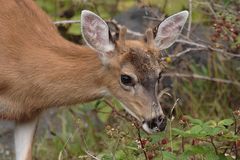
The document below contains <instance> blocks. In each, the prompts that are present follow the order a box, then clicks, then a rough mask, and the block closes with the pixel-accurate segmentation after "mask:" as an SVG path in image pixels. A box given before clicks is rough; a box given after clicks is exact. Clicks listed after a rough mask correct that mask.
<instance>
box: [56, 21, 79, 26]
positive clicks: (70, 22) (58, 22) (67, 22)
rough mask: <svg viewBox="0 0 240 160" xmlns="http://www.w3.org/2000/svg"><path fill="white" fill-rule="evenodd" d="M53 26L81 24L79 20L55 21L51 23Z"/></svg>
mask: <svg viewBox="0 0 240 160" xmlns="http://www.w3.org/2000/svg"><path fill="white" fill-rule="evenodd" d="M53 23H54V24H55V25H60V24H72V23H81V21H80V20H64V21H55V22H53Z"/></svg>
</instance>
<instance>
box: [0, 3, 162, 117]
mask: <svg viewBox="0 0 240 160" xmlns="http://www.w3.org/2000/svg"><path fill="white" fill-rule="evenodd" d="M0 3H1V10H0V118H2V119H9V120H28V119H32V118H33V117H35V116H36V115H37V114H39V113H40V112H42V111H43V110H45V109H47V108H49V107H55V106H69V105H73V104H77V103H84V102H88V101H92V100H95V99H98V98H101V97H103V96H104V94H103V93H102V91H103V90H105V89H107V90H108V91H109V92H110V93H111V94H112V95H113V96H115V97H117V98H118V99H119V100H121V101H122V102H123V103H125V104H126V105H127V106H128V107H129V108H130V110H131V111H133V112H134V113H136V115H137V116H139V117H141V118H142V119H149V118H151V116H154V115H155V114H156V113H154V114H152V110H151V109H149V108H151V106H152V102H153V101H154V102H155V101H156V95H155V87H156V86H155V84H156V81H157V78H158V72H159V70H160V68H159V64H157V61H156V60H155V59H156V58H155V57H154V55H152V54H151V53H148V48H147V47H146V45H145V44H144V43H142V42H136V41H128V42H126V45H127V46H128V48H129V49H128V50H126V52H127V53H122V54H119V53H116V54H114V55H115V56H114V57H112V58H111V60H110V62H109V65H108V66H103V65H102V63H101V62H100V60H99V58H98V57H97V54H96V52H95V51H93V50H91V49H89V48H87V47H84V46H78V45H75V44H73V43H70V42H68V41H66V40H64V39H63V38H62V37H61V36H59V34H58V32H57V30H56V28H55V26H54V25H53V24H52V21H51V20H50V18H49V17H48V16H47V15H46V14H45V13H44V12H43V11H42V10H41V9H39V8H38V7H37V5H36V4H35V3H34V2H33V1H32V0H21V1H20V0H9V1H3V0H0ZM140 48H142V49H140ZM117 51H119V50H118V49H116V51H115V52H117ZM123 70H125V71H126V70H127V71H128V72H131V73H133V74H135V75H137V77H139V81H140V84H139V86H137V87H138V88H137V93H132V94H130V93H129V91H125V90H124V89H122V87H121V85H120V84H119V77H120V75H121V73H122V72H123ZM150 83H151V85H149V84H150ZM141 85H142V86H141ZM156 103H158V102H156Z"/></svg>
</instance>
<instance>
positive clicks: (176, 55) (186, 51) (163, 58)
mask: <svg viewBox="0 0 240 160" xmlns="http://www.w3.org/2000/svg"><path fill="white" fill-rule="evenodd" d="M200 50H205V48H187V49H185V50H184V51H181V52H179V53H177V54H174V55H169V56H168V57H162V58H161V60H166V59H167V58H178V57H180V56H182V55H184V54H186V53H188V52H190V51H200Z"/></svg>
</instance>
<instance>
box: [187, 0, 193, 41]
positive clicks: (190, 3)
mask: <svg viewBox="0 0 240 160" xmlns="http://www.w3.org/2000/svg"><path fill="white" fill-rule="evenodd" d="M188 5H189V20H188V28H187V37H188V38H189V37H190V34H191V26H192V0H188Z"/></svg>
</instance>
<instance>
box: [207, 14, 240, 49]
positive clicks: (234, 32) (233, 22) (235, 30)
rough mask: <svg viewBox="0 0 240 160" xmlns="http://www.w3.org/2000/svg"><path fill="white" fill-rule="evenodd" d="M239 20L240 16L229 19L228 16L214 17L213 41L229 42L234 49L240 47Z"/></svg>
mask: <svg viewBox="0 0 240 160" xmlns="http://www.w3.org/2000/svg"><path fill="white" fill-rule="evenodd" d="M238 18H239V19H238ZM239 21H240V17H235V18H232V19H227V18H226V16H221V17H219V18H217V19H214V20H213V28H214V33H213V34H212V36H211V41H212V42H215V43H216V42H220V43H222V44H228V45H229V46H230V48H231V49H232V50H236V49H240V43H239V42H238V41H239V40H238V39H239V36H240V35H239V32H240V30H239ZM233 44H234V45H233Z"/></svg>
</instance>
